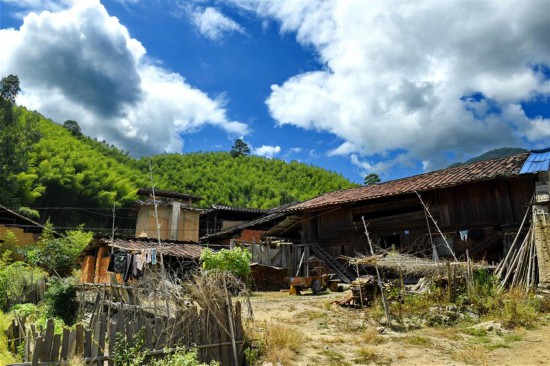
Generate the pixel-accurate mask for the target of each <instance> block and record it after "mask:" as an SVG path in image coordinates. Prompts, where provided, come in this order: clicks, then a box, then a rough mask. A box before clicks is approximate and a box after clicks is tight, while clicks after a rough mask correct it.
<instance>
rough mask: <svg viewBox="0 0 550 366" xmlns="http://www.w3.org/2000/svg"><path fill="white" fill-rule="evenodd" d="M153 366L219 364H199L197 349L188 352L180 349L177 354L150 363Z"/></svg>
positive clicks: (213, 363) (214, 363)
mask: <svg viewBox="0 0 550 366" xmlns="http://www.w3.org/2000/svg"><path fill="white" fill-rule="evenodd" d="M149 365H151V366H208V365H211V366H215V365H219V363H217V362H215V361H211V362H210V364H206V363H200V362H199V352H198V350H197V349H196V348H194V349H190V350H186V349H185V348H181V349H178V350H177V351H176V352H175V353H173V354H171V355H168V356H166V357H163V358H161V359H157V360H154V361H152V362H151V363H149Z"/></svg>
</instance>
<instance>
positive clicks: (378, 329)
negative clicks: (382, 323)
mask: <svg viewBox="0 0 550 366" xmlns="http://www.w3.org/2000/svg"><path fill="white" fill-rule="evenodd" d="M385 330H386V327H376V331H377V332H378V333H380V334H382V333H384V331H385Z"/></svg>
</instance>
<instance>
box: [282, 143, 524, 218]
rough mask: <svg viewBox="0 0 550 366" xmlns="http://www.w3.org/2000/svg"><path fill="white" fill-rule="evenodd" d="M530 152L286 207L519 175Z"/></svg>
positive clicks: (303, 207)
mask: <svg viewBox="0 0 550 366" xmlns="http://www.w3.org/2000/svg"><path fill="white" fill-rule="evenodd" d="M528 156H529V153H521V154H516V155H512V156H507V157H504V158H498V159H491V160H485V161H480V162H477V163H472V164H466V165H460V166H457V167H454V168H447V169H442V170H436V171H433V172H430V173H425V174H419V175H415V176H412V177H408V178H402V179H396V180H391V181H388V182H384V183H379V184H371V185H368V186H363V187H359V188H351V189H346V190H342V191H336V192H331V193H326V194H324V195H321V196H318V197H315V198H312V199H310V200H308V201H304V202H302V203H298V204H297V205H294V206H291V207H289V208H287V209H286V211H301V210H309V209H314V208H320V207H327V206H334V205H340V204H345V203H350V202H357V201H366V200H371V199H375V198H382V197H390V196H396V195H399V194H406V193H414V192H415V191H419V192H421V191H430V190H434V189H440V188H446V187H452V186H456V185H460V184H464V183H472V182H478V181H484V180H490V179H495V178H499V177H510V176H515V175H519V171H520V169H521V167H522V165H523V163H524V162H525V160H526V159H527V157H528Z"/></svg>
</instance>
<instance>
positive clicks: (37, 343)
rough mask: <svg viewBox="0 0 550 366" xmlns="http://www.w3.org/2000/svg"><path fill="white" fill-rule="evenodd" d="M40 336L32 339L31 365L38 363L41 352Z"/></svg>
mask: <svg viewBox="0 0 550 366" xmlns="http://www.w3.org/2000/svg"><path fill="white" fill-rule="evenodd" d="M42 339H43V338H42V337H37V338H36V340H35V341H34V349H33V351H32V366H35V365H38V361H40V354H41V353H42Z"/></svg>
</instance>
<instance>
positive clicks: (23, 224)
mask: <svg viewBox="0 0 550 366" xmlns="http://www.w3.org/2000/svg"><path fill="white" fill-rule="evenodd" d="M43 229H44V226H43V225H41V224H39V223H37V222H36V221H34V220H31V219H29V218H28V217H25V216H23V215H21V214H19V213H17V212H15V211H13V210H10V209H9V208H7V207H5V206H2V205H0V248H2V250H11V251H12V254H13V255H15V256H16V257H19V256H18V255H17V253H16V252H15V250H16V249H17V248H18V247H24V246H25V245H28V244H32V243H35V242H36V241H37V240H38V239H39V237H40V234H41V233H42V230H43ZM9 233H11V234H9ZM1 254H2V252H1V251H0V255H1Z"/></svg>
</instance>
